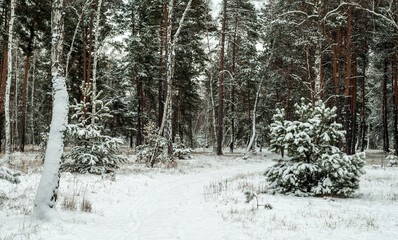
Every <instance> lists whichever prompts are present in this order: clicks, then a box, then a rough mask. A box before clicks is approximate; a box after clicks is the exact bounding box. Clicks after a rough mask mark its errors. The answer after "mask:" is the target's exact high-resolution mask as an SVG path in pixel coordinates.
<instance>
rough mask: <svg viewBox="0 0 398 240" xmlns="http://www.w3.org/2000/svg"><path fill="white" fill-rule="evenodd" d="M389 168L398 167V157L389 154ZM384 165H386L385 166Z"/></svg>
mask: <svg viewBox="0 0 398 240" xmlns="http://www.w3.org/2000/svg"><path fill="white" fill-rule="evenodd" d="M386 160H387V166H388V167H398V156H396V155H394V154H389V155H388V156H387V158H386ZM383 165H384V164H383Z"/></svg>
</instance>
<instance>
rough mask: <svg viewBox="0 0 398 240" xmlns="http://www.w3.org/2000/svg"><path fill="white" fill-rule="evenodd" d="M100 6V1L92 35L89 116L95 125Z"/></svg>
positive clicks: (100, 1) (100, 0)
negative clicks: (91, 79)
mask: <svg viewBox="0 0 398 240" xmlns="http://www.w3.org/2000/svg"><path fill="white" fill-rule="evenodd" d="M101 5H102V0H99V1H98V6H97V16H96V20H95V35H94V65H93V91H92V97H91V101H92V105H91V109H92V114H91V124H95V111H96V108H95V99H96V97H97V64H98V54H99V51H98V50H99V49H98V47H99V44H98V41H99V33H100V30H99V23H100V17H101Z"/></svg>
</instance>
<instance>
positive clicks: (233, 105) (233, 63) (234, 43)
mask: <svg viewBox="0 0 398 240" xmlns="http://www.w3.org/2000/svg"><path fill="white" fill-rule="evenodd" d="M238 4H239V2H237V6H236V7H237V9H238V7H239V6H238ZM237 28H238V13H237V12H236V13H235V29H234V37H233V43H232V76H233V82H232V89H231V113H232V119H231V142H230V144H229V150H230V152H231V153H233V152H234V145H235V83H236V80H235V76H236V74H235V68H236V50H237V49H236V48H237V44H236V41H238V39H237Z"/></svg>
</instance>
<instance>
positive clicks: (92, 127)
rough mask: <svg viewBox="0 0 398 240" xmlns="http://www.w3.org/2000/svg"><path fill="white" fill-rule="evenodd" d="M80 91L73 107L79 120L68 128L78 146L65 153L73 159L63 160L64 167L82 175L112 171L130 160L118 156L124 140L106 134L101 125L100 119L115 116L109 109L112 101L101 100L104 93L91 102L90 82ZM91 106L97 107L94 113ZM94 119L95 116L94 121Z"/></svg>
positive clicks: (75, 118)
mask: <svg viewBox="0 0 398 240" xmlns="http://www.w3.org/2000/svg"><path fill="white" fill-rule="evenodd" d="M81 90H82V95H83V97H82V100H81V101H80V102H79V103H78V102H77V101H76V100H75V105H73V106H71V108H72V109H73V111H74V113H73V115H72V120H76V121H77V122H76V123H75V124H69V125H68V129H67V130H68V134H69V136H70V137H71V138H72V139H74V142H75V144H76V145H75V146H73V147H72V148H71V150H70V152H68V153H65V154H64V159H71V160H72V162H67V163H64V164H63V165H62V170H63V171H68V172H79V173H83V174H84V173H92V174H103V173H109V172H113V171H114V170H115V169H116V168H117V167H118V166H117V164H119V163H123V162H127V161H128V160H127V159H126V158H125V157H121V156H119V155H118V151H119V146H120V144H122V141H121V140H120V139H119V138H114V137H110V136H106V135H103V133H102V130H103V126H101V125H99V123H100V121H103V120H104V119H106V118H110V117H112V116H111V115H110V114H109V108H108V105H109V104H110V102H108V103H105V104H104V103H103V101H102V100H100V99H99V96H100V95H101V92H99V93H98V94H97V95H96V96H95V98H94V99H92V100H91V101H90V100H89V97H90V96H92V92H91V85H87V84H84V85H83V86H82V87H81ZM92 107H96V108H97V111H96V112H95V113H94V115H93V113H92V111H91V108H92ZM92 118H94V119H95V121H94V123H93V121H92V120H91V119H92Z"/></svg>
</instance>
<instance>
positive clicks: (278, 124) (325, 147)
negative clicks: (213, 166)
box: [265, 100, 364, 196]
mask: <svg viewBox="0 0 398 240" xmlns="http://www.w3.org/2000/svg"><path fill="white" fill-rule="evenodd" d="M295 108H296V112H295V113H296V117H297V120H296V121H288V120H285V112H284V111H283V110H279V109H278V110H277V113H276V114H275V115H274V117H273V123H272V124H271V146H270V150H271V151H274V152H277V153H282V154H283V152H284V151H286V152H287V158H284V159H279V160H278V162H277V163H276V164H275V165H274V166H272V167H270V168H268V169H267V170H266V172H265V176H266V177H267V179H268V181H270V182H271V188H272V189H273V191H276V192H279V193H293V194H295V195H297V196H322V195H334V196H350V195H352V194H353V192H354V191H355V190H356V189H358V187H359V177H360V175H361V174H363V173H364V171H363V169H362V168H363V166H364V160H363V157H364V155H363V154H355V155H352V156H348V155H346V154H345V153H343V152H341V151H340V149H339V148H337V147H336V145H337V144H338V142H339V141H340V139H341V138H342V137H343V136H344V131H342V130H341V128H342V126H341V124H338V123H336V122H335V121H334V119H335V117H336V108H333V109H330V108H327V107H325V104H324V103H322V102H320V103H319V106H315V107H313V106H312V104H305V103H304V100H302V103H301V104H296V105H295Z"/></svg>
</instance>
